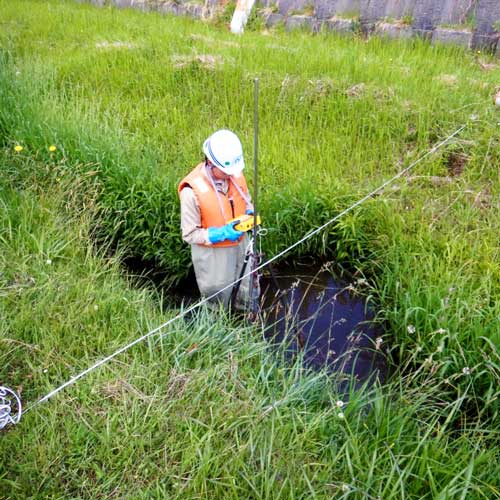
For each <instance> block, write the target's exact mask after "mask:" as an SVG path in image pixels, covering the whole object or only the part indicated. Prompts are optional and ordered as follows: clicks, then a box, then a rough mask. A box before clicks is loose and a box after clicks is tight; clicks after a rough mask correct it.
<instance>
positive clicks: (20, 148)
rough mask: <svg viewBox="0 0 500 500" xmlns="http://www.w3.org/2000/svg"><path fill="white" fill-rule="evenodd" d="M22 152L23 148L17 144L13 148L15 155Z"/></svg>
mask: <svg viewBox="0 0 500 500" xmlns="http://www.w3.org/2000/svg"><path fill="white" fill-rule="evenodd" d="M22 150H23V147H22V146H20V145H19V144H17V146H14V151H15V152H16V153H20V152H21V151H22Z"/></svg>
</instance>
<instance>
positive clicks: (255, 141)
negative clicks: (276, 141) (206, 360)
mask: <svg viewBox="0 0 500 500" xmlns="http://www.w3.org/2000/svg"><path fill="white" fill-rule="evenodd" d="M253 85H254V87H253V88H254V93H253V267H254V269H255V267H256V266H257V265H258V261H257V260H258V251H259V249H258V244H257V238H258V228H257V210H258V203H257V202H258V199H259V183H258V157H259V140H258V139H259V79H258V78H254V81H253ZM252 278H253V279H252V288H251V290H252V308H253V311H254V312H257V307H258V299H257V298H256V297H255V290H253V287H255V286H256V284H255V280H256V279H257V276H255V274H253V275H252Z"/></svg>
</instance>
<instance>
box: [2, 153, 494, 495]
mask: <svg viewBox="0 0 500 500" xmlns="http://www.w3.org/2000/svg"><path fill="white" fill-rule="evenodd" d="M11 161H12V160H11V159H5V158H4V159H3V164H4V165H6V166H9V165H10V166H12V163H11ZM16 166H17V167H19V166H20V165H19V163H16ZM32 166H33V167H35V166H38V168H39V169H40V170H42V169H43V168H44V163H41V162H40V163H38V164H37V165H32ZM15 170H16V169H9V172H11V174H10V175H9V176H3V177H2V179H1V180H0V186H1V191H0V193H1V200H2V203H3V206H2V208H3V210H2V212H1V214H2V216H1V217H2V218H1V228H2V229H1V233H0V245H1V250H2V251H1V253H0V255H1V256H2V257H1V258H2V269H4V272H3V273H2V278H1V280H2V281H1V289H0V290H1V295H0V308H1V309H0V310H1V314H2V334H1V337H0V342H1V344H2V349H1V351H0V359H1V362H0V367H1V368H0V380H2V381H3V380H6V381H8V382H9V384H10V386H12V387H16V388H17V389H18V390H20V391H21V392H22V395H23V399H24V400H25V402H30V403H32V402H33V401H35V400H36V399H37V398H38V397H40V396H42V395H44V394H45V393H47V392H48V391H49V390H50V389H51V388H52V387H53V386H54V385H56V384H58V383H60V382H62V381H64V380H66V379H68V378H69V377H70V376H71V375H74V374H75V373H77V372H78V371H79V370H81V369H84V368H86V367H87V366H89V365H90V364H91V363H92V362H93V361H94V360H95V359H97V358H99V357H102V356H103V355H104V354H106V353H109V352H111V351H112V350H113V349H115V348H116V347H118V346H120V345H123V344H124V343H125V342H127V341H128V340H131V339H133V338H135V337H136V336H137V335H138V334H139V333H140V332H144V331H146V330H148V329H150V328H152V327H154V326H156V325H157V324H159V323H160V322H163V321H165V320H166V319H167V318H168V317H169V314H170V313H168V312H167V313H160V312H159V311H160V308H159V307H158V305H159V302H161V296H158V295H155V294H154V293H153V292H151V291H146V290H137V289H133V288H132V287H131V286H130V284H128V283H127V282H126V281H125V280H124V278H123V277H122V272H121V270H120V267H119V260H118V259H116V258H109V257H106V256H105V255H99V254H97V255H96V252H95V249H94V248H92V246H91V243H90V242H89V238H88V236H89V231H90V230H91V227H92V211H91V210H84V211H78V210H77V208H78V206H79V204H80V202H81V201H82V200H73V201H71V200H72V198H71V190H72V183H65V182H59V183H54V184H53V186H52V187H50V188H49V189H48V190H47V189H46V188H44V189H40V188H38V187H36V185H32V186H31V187H25V188H21V189H20V188H19V185H18V183H17V178H16V176H15V173H14V172H15ZM93 196H94V194H91V193H89V195H88V196H87V197H86V199H85V202H86V203H87V204H88V205H90V204H91V201H92V198H93ZM68 200H70V203H68ZM73 202H74V204H73ZM75 214H76V215H75ZM417 360H418V355H417V354H414V355H412V356H410V359H409V360H408V361H407V363H408V364H411V363H413V362H416V361H417ZM491 361H492V363H495V362H496V363H498V359H493V358H492V359H491ZM402 371H403V373H405V372H407V374H406V375H403V376H402V378H401V379H400V380H396V379H395V380H394V381H393V382H391V383H390V384H388V385H386V386H384V387H383V388H381V387H373V388H371V389H368V388H366V389H365V390H360V391H359V390H358V391H356V392H355V393H352V394H350V395H349V397H348V398H346V396H345V395H344V396H342V398H343V401H342V403H341V402H340V399H339V397H340V396H339V395H338V394H336V392H335V389H334V388H335V383H334V379H332V378H331V377H328V376H326V375H325V374H323V373H318V374H314V375H313V374H310V373H306V372H305V371H304V370H303V369H302V368H301V363H300V360H298V361H297V363H296V364H294V365H289V364H288V365H286V364H285V363H284V362H283V360H282V359H281V356H280V353H279V352H271V351H269V349H268V347H267V345H266V344H265V343H264V341H263V340H262V339H261V335H260V332H258V331H255V329H254V328H245V327H242V325H241V324H238V325H235V324H234V323H232V321H231V320H230V319H228V318H224V317H223V316H222V315H219V316H214V315H213V313H211V312H210V311H200V312H199V313H198V314H197V315H196V317H194V318H192V319H191V320H189V321H184V322H183V321H180V322H178V323H175V324H173V325H171V327H169V328H168V329H166V330H165V331H163V332H162V333H161V334H159V335H156V336H154V337H152V338H151V339H149V341H147V342H146V343H144V344H140V345H138V346H135V347H134V348H133V349H131V350H130V351H128V352H126V353H124V354H122V355H121V356H120V357H118V358H116V359H115V360H113V361H112V362H110V363H108V364H106V365H105V366H103V367H101V368H100V369H98V370H96V371H94V372H92V373H91V374H89V375H88V376H87V377H86V378H85V379H83V380H80V381H79V382H78V383H77V384H75V385H73V386H71V387H70V388H68V389H67V390H66V391H64V392H61V393H59V394H58V395H56V396H55V397H54V398H53V399H52V400H49V401H48V402H46V403H44V404H42V405H40V406H36V407H34V408H33V409H31V410H30V411H28V413H26V414H25V415H24V417H23V420H22V421H21V423H20V424H19V425H18V426H16V427H14V428H13V429H10V430H9V431H8V432H6V433H4V434H3V436H2V442H1V446H0V464H1V471H2V472H1V476H0V495H1V496H2V497H5V498H12V499H15V498H27V497H32V498H48V497H51V498H96V497H113V496H118V497H124V498H149V497H152V498H186V499H187V498H197V497H210V498H235V499H236V498H269V499H271V498H272V499H278V498H332V497H333V498H360V499H361V498H389V499H390V498H394V499H396V498H498V497H500V493H499V490H498V467H497V459H498V456H497V454H498V448H496V446H495V445H496V443H497V442H498V435H497V432H498V429H497V428H496V426H491V425H490V426H489V427H487V426H486V425H485V422H487V421H488V420H487V419H486V420H483V417H481V415H482V413H483V412H479V416H478V415H476V414H472V413H471V416H470V417H469V412H468V410H469V409H468V408H467V406H466V402H467V398H468V396H469V393H470V392H472V391H474V384H473V379H472V378H471V377H469V378H468V383H467V384H466V385H464V386H463V390H462V389H460V390H459V395H458V397H456V395H455V390H454V386H455V385H456V386H458V387H461V384H460V378H461V377H462V374H457V375H456V376H452V377H450V379H449V380H448V381H446V382H445V381H440V380H439V379H437V378H436V377H435V372H433V371H432V370H427V369H425V368H422V369H420V370H417V371H411V370H406V368H405V367H403V369H402ZM449 396H451V397H449ZM483 410H484V408H483ZM473 413H475V412H473Z"/></svg>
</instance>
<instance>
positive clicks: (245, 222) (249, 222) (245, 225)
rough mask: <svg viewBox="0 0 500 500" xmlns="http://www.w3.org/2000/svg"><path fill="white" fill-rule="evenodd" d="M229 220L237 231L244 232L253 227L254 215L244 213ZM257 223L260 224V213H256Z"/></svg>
mask: <svg viewBox="0 0 500 500" xmlns="http://www.w3.org/2000/svg"><path fill="white" fill-rule="evenodd" d="M229 222H230V223H232V224H233V227H234V229H236V230H237V231H243V232H244V233H246V232H247V231H251V230H252V229H253V222H254V216H253V215H248V214H245V215H241V216H240V217H236V218H235V219H231V220H230V221H229ZM257 225H258V226H260V215H257Z"/></svg>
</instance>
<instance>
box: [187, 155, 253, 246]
mask: <svg viewBox="0 0 500 500" xmlns="http://www.w3.org/2000/svg"><path fill="white" fill-rule="evenodd" d="M231 179H232V180H233V182H235V183H236V184H238V187H239V188H240V189H241V191H242V192H243V193H244V194H245V195H248V187H247V183H246V180H245V177H244V175H243V173H240V174H237V175H233V176H231ZM231 179H228V190H227V194H226V195H224V193H220V192H219V199H220V203H221V205H219V201H218V199H217V194H216V192H215V189H214V186H213V184H212V182H211V181H210V179H208V178H207V174H206V172H205V164H204V163H200V164H199V165H197V166H196V167H195V168H194V170H193V171H192V172H191V173H190V174H188V175H187V176H186V177H184V179H182V181H181V182H180V184H179V188H178V190H177V191H178V193H179V195H180V193H181V191H182V190H183V189H184V188H185V187H187V186H189V187H190V188H191V189H192V190H193V192H194V194H195V195H196V199H197V200H198V206H199V207H200V214H201V227H202V228H204V229H208V228H209V227H218V226H224V225H225V224H227V223H228V222H229V221H230V220H231V219H234V218H235V217H238V216H240V215H243V214H244V213H245V210H246V208H247V204H246V201H245V199H244V198H243V196H241V194H240V193H239V191H238V189H236V188H235V187H234V184H233V182H231ZM221 208H222V211H223V212H224V213H222V211H221ZM242 239H243V236H241V237H240V238H239V239H238V240H237V241H228V240H226V241H221V242H220V243H214V244H213V245H207V246H211V247H232V246H236V245H238V243H239V242H240V241H241V240H242Z"/></svg>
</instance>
